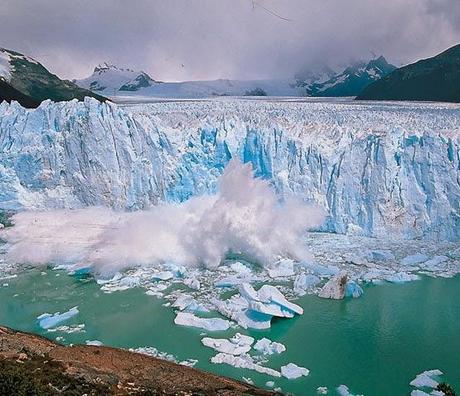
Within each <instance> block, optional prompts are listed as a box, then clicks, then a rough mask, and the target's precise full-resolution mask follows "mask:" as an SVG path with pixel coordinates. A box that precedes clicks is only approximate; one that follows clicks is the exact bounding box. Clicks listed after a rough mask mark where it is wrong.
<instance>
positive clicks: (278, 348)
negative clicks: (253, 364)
mask: <svg viewBox="0 0 460 396" xmlns="http://www.w3.org/2000/svg"><path fill="white" fill-rule="evenodd" d="M253 348H254V349H255V350H256V351H259V352H261V353H262V354H263V355H273V354H275V353H276V354H279V353H282V352H284V351H285V350H286V347H285V346H284V345H283V344H281V343H279V342H274V341H270V340H269V339H268V338H262V339H260V340H258V341H257V342H256V343H255V344H254V347H253Z"/></svg>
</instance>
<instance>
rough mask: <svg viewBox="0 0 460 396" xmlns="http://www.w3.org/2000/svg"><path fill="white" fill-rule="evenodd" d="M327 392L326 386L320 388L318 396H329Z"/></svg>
mask: <svg viewBox="0 0 460 396" xmlns="http://www.w3.org/2000/svg"><path fill="white" fill-rule="evenodd" d="M327 392H328V389H327V387H326V386H318V388H316V393H318V395H327Z"/></svg>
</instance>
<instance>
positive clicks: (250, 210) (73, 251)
mask: <svg viewBox="0 0 460 396" xmlns="http://www.w3.org/2000/svg"><path fill="white" fill-rule="evenodd" d="M323 220H324V211H323V210H321V209H320V208H318V207H316V206H309V205H307V204H305V203H304V202H302V201H300V200H298V199H295V198H287V199H286V200H285V202H283V203H282V204H280V203H279V202H278V200H277V197H276V195H275V193H274V192H273V191H272V189H271V188H270V186H269V184H268V182H266V181H264V180H262V179H258V178H254V177H253V174H252V170H251V166H250V165H249V164H245V165H243V164H242V163H241V162H239V161H237V160H232V161H231V162H230V163H229V164H228V166H227V167H226V168H225V170H224V172H223V174H222V176H221V178H220V181H219V189H218V193H217V194H215V195H212V196H201V197H196V198H192V199H190V200H188V201H186V202H184V203H181V204H172V203H166V204H162V205H159V206H156V207H153V208H152V209H150V210H146V211H137V212H123V213H120V212H115V211H113V210H111V209H107V208H94V207H93V208H86V209H78V210H66V209H62V210H51V211H44V212H21V213H18V214H16V215H15V216H14V217H13V222H14V224H15V225H14V226H13V227H11V228H9V229H7V230H4V231H2V234H3V235H2V237H3V238H5V239H6V240H7V241H8V242H9V243H11V247H10V249H9V251H8V253H7V259H8V260H9V261H14V262H18V263H31V264H35V265H39V264H48V263H54V264H77V265H81V266H82V267H83V266H85V267H87V266H91V267H93V268H94V270H95V271H96V272H98V273H113V272H115V271H117V270H120V269H123V268H127V267H134V266H155V265H158V264H161V263H165V262H173V263H176V264H179V265H185V266H199V265H204V266H206V267H208V268H212V267H216V266H218V265H219V264H220V263H221V262H222V260H223V259H224V258H225V256H226V255H227V254H229V253H233V254H241V255H244V256H245V257H247V258H248V259H250V260H252V261H255V262H258V263H260V264H262V265H266V264H270V263H273V262H274V261H275V260H276V259H277V258H278V257H280V256H283V257H291V258H294V259H297V260H306V259H309V258H310V255H309V253H308V251H307V249H306V246H305V243H304V242H303V241H302V236H303V234H304V232H305V231H306V230H307V229H308V228H311V227H315V226H318V225H320V224H321V223H322V221H323Z"/></svg>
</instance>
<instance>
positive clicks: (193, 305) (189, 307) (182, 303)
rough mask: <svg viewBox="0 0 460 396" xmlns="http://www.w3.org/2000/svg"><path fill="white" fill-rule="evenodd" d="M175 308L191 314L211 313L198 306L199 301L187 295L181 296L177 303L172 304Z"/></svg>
mask: <svg viewBox="0 0 460 396" xmlns="http://www.w3.org/2000/svg"><path fill="white" fill-rule="evenodd" d="M172 306H173V307H174V308H178V309H179V310H181V311H184V310H186V311H189V312H209V310H208V309H207V308H206V307H205V306H203V305H201V304H198V303H197V301H196V300H195V299H194V298H193V297H192V296H189V295H187V294H181V295H180V296H179V297H178V298H177V299H176V301H175V302H174V303H173V304H172Z"/></svg>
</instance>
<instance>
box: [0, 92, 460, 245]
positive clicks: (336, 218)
mask: <svg viewBox="0 0 460 396" xmlns="http://www.w3.org/2000/svg"><path fill="white" fill-rule="evenodd" d="M232 157H238V158H240V159H241V160H243V161H244V162H251V163H252V164H253V168H254V170H255V173H256V175H257V176H259V177H263V178H267V179H269V180H271V182H272V184H273V186H274V188H275V189H276V191H277V192H278V194H279V196H280V198H281V199H282V198H283V197H284V196H286V195H287V194H295V195H298V196H300V197H301V198H302V199H304V200H307V201H314V202H317V203H319V204H320V205H322V206H324V207H325V208H326V209H327V211H328V213H329V215H328V218H327V221H326V224H325V225H324V228H325V229H327V230H328V231H332V232H339V233H362V234H365V235H399V234H402V235H404V236H406V237H411V238H412V237H430V238H441V239H450V240H458V239H460V107H459V106H456V105H444V104H437V105H434V104H424V105H421V104H373V105H366V104H351V103H349V102H332V103H331V102H329V103H327V102H308V103H300V102H299V103H297V102H277V103H274V102H270V101H263V102H262V101H242V100H240V101H234V100H221V101H219V100H217V101H206V102H185V103H171V102H170V103H157V104H150V105H139V106H132V107H119V106H116V105H113V104H110V103H107V104H100V103H99V102H97V101H95V100H89V99H87V100H86V101H85V102H80V103H78V102H62V103H56V104H54V103H51V102H44V103H43V104H42V105H41V106H40V107H39V108H38V109H36V110H25V109H23V108H22V107H20V106H19V105H17V104H12V105H8V104H6V103H3V104H1V105H0V208H3V209H19V210H20V209H31V208H33V209H37V208H49V207H82V206H88V205H105V206H111V207H114V208H119V209H130V210H134V209H141V208H146V207H148V206H151V205H156V204H158V203H160V202H162V201H183V200H186V199H187V198H189V197H191V196H193V195H197V194H203V193H206V192H209V191H214V190H215V189H216V179H217V177H218V176H219V175H220V174H221V173H222V170H223V168H224V167H225V165H226V164H227V163H228V162H229V160H230V159H231V158H232Z"/></svg>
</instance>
